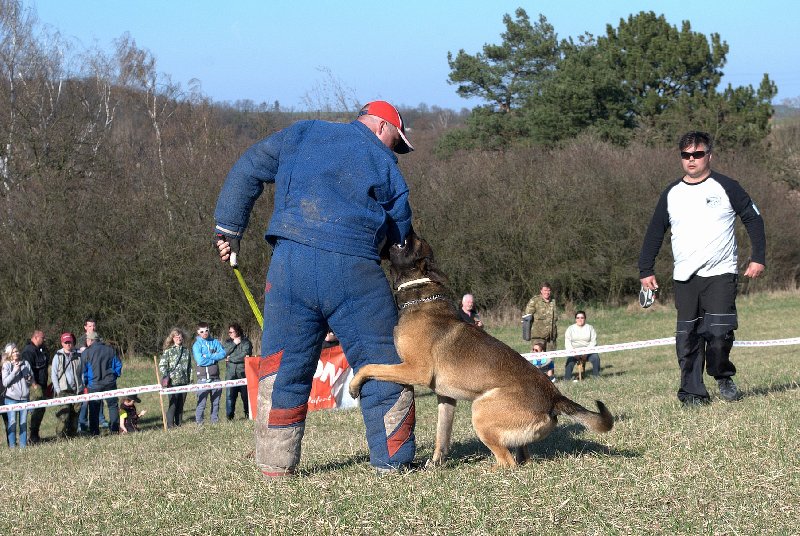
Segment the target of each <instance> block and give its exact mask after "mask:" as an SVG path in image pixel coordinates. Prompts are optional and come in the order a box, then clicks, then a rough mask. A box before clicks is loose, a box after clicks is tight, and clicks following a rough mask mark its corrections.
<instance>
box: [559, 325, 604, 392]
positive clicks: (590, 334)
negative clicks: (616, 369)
mask: <svg viewBox="0 0 800 536" xmlns="http://www.w3.org/2000/svg"><path fill="white" fill-rule="evenodd" d="M595 346H597V332H595V330H594V328H593V327H592V325H591V324H587V323H586V311H578V312H577V313H575V323H574V324H572V325H571V326H570V327H568V328H567V332H566V333H565V334H564V347H565V348H566V349H567V350H574V349H578V348H594V347H595ZM579 358H585V359H586V361H588V362H590V363H591V364H592V376H593V377H595V378H597V377H598V376H600V354H597V353H586V354H582V355H577V356H569V357H568V358H567V363H566V365H564V380H565V381H569V379H570V378H572V368H573V367H574V366H575V363H577V361H578V359H579ZM575 381H578V380H575Z"/></svg>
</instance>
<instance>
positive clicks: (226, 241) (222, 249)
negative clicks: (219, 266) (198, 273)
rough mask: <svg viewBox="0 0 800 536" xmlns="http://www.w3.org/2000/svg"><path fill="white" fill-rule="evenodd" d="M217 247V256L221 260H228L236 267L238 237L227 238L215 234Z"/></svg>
mask: <svg viewBox="0 0 800 536" xmlns="http://www.w3.org/2000/svg"><path fill="white" fill-rule="evenodd" d="M217 249H218V250H219V258H220V259H221V260H222V262H230V265H231V266H233V267H234V268H236V266H237V265H238V263H237V259H236V257H237V255H238V253H239V239H238V238H228V237H227V236H224V235H221V234H218V235H217Z"/></svg>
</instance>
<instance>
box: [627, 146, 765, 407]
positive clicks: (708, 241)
mask: <svg viewBox="0 0 800 536" xmlns="http://www.w3.org/2000/svg"><path fill="white" fill-rule="evenodd" d="M712 148H713V144H712V140H711V136H710V135H709V134H708V133H706V132H697V131H695V132H688V133H686V134H684V135H683V136H682V137H681V139H680V140H679V141H678V149H679V150H680V157H681V164H682V167H683V172H684V175H683V177H681V178H680V179H678V180H676V181H674V182H672V183H671V184H670V185H669V186H667V189H666V190H664V192H663V193H662V194H661V197H660V198H659V200H658V203H657V204H656V208H655V212H654V213H653V217H652V219H651V220H650V225H649V226H648V227H647V233H646V234H645V237H644V242H643V243H642V251H641V253H640V255H639V278H640V281H641V283H642V288H643V289H647V290H656V289H657V288H658V282H657V281H656V276H655V272H654V271H653V268H654V266H655V262H656V257H657V256H658V251H659V250H660V249H661V244H662V242H663V241H664V235H665V234H666V232H667V229H668V228H671V229H672V256H673V259H674V265H673V271H672V278H673V280H674V281H675V308H676V309H677V310H678V321H677V326H676V329H675V352H676V354H677V356H678V366H679V367H680V371H681V380H680V387H679V389H678V399H679V400H680V401H681V402H682V403H683V404H684V405H686V406H697V405H702V404H707V403H708V402H709V401H710V397H709V394H708V391H707V390H706V387H705V384H704V383H703V369H704V368H705V369H707V372H708V374H709V375H710V376H713V377H714V379H715V380H717V386H718V387H719V394H720V396H721V397H722V398H723V400H727V401H735V400H738V399H739V398H740V394H739V389H738V388H737V387H736V384H735V383H734V382H733V376H734V375H735V374H736V367H735V366H734V365H733V363H731V360H730V352H731V348H732V346H733V341H734V339H735V337H734V333H733V332H734V330H735V329H736V328H738V327H739V321H738V315H737V313H736V291H737V283H738V280H739V276H738V266H737V263H738V245H737V243H736V232H735V228H734V224H735V222H736V216H738V217H739V218H740V219H741V220H742V223H743V224H744V227H745V229H746V230H747V234H748V236H749V237H750V244H751V246H752V252H751V257H750V261H749V263H748V265H747V269H746V270H745V272H744V275H745V277H750V278H757V277H759V276H760V275H761V274H762V273H763V272H764V268H765V256H766V242H767V241H766V237H765V234H764V220H763V219H762V217H761V213H760V212H759V211H758V208H756V205H755V203H753V200H752V199H750V196H749V195H748V194H747V192H746V191H745V190H744V188H742V186H741V185H740V184H739V183H738V182H736V181H735V180H733V179H731V178H730V177H726V176H725V175H722V174H721V173H718V172H716V171H713V170H712V169H711V160H712V158H713V154H712Z"/></svg>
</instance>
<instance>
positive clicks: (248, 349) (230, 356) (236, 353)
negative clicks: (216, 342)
mask: <svg viewBox="0 0 800 536" xmlns="http://www.w3.org/2000/svg"><path fill="white" fill-rule="evenodd" d="M228 337H229V338H228V339H227V340H225V342H224V343H222V347H223V348H225V379H226V380H240V379H242V378H244V377H245V375H244V358H245V357H247V356H249V355H253V344H252V343H251V342H250V339H248V338H247V336H246V335H245V334H244V333H242V326H240V325H239V324H231V325H230V326H228ZM227 391H228V392H227V395H226V397H225V413H226V415H227V417H228V420H229V421H230V420H233V417H234V413H235V412H236V398H237V397H239V396H241V397H242V410H243V411H244V417H245V419H246V418H248V409H249V408H248V404H247V386H246V385H241V386H239V387H228V390H227Z"/></svg>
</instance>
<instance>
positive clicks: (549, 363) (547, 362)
mask: <svg viewBox="0 0 800 536" xmlns="http://www.w3.org/2000/svg"><path fill="white" fill-rule="evenodd" d="M542 351H544V350H543V345H542V343H540V342H535V343H533V353H534V354H538V353H541V352H542ZM531 363H533V364H534V366H535V367H536V368H538V369H539V370H541V371H542V372H544V373H545V374H547V377H548V378H550V381H551V382H553V383H555V381H556V371H555V369H556V367H555V363H553V359H552V358H550V357H538V358H536V357H534V358H533V360H532V361H531Z"/></svg>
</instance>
